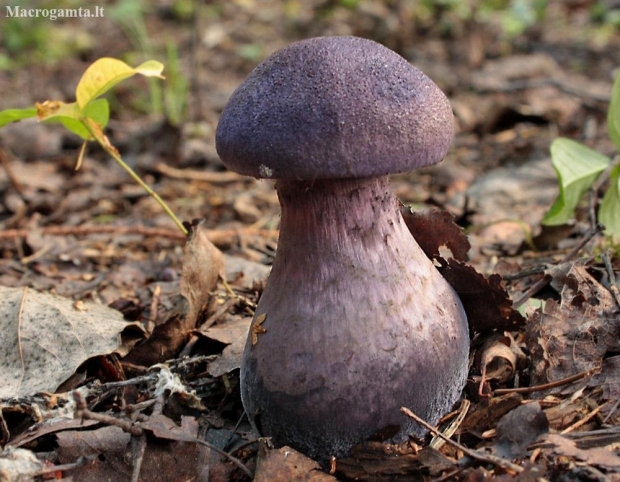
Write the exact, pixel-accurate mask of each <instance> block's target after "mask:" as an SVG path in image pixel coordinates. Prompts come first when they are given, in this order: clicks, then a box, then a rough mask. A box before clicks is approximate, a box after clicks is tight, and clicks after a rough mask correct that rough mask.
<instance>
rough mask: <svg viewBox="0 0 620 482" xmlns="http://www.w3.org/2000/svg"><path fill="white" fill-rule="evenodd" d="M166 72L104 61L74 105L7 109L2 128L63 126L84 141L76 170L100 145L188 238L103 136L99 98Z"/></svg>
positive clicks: (151, 65) (105, 115)
mask: <svg viewBox="0 0 620 482" xmlns="http://www.w3.org/2000/svg"><path fill="white" fill-rule="evenodd" d="M163 69H164V66H163V64H161V63H160V62H157V61H155V60H148V61H146V62H144V63H143V64H140V65H139V66H138V67H135V68H132V67H130V66H129V65H127V64H126V63H125V62H122V61H120V60H117V59H113V58H107V57H106V58H101V59H99V60H97V61H95V63H93V64H92V65H91V66H90V67H88V69H86V71H85V72H84V74H83V75H82V78H81V79H80V82H79V83H78V86H77V88H76V91H75V97H76V101H75V102H71V103H65V102H61V101H58V100H47V101H45V102H43V103H42V104H39V103H37V104H36V105H35V107H33V108H29V109H7V110H4V111H1V112H0V127H3V126H4V125H6V124H9V123H11V122H17V121H20V120H22V119H27V118H29V117H37V119H38V120H39V121H44V122H50V123H61V124H62V125H63V126H65V128H67V129H68V130H69V131H71V132H73V133H74V134H77V135H78V136H80V137H81V138H82V139H84V143H83V144H82V149H81V150H80V154H79V156H78V161H77V165H76V169H79V168H80V166H81V165H82V160H83V157H84V150H85V147H86V143H87V142H88V141H93V140H94V141H97V142H98V143H99V145H100V146H101V147H102V148H103V149H104V150H105V151H106V152H107V153H108V154H109V155H110V156H112V158H113V159H114V160H115V161H116V162H117V163H118V164H119V165H120V166H121V167H122V168H123V169H125V171H127V173H129V175H130V176H131V177H132V179H133V180H134V181H136V182H137V183H138V184H139V185H140V186H142V188H143V189H144V190H145V191H146V192H147V193H148V194H149V195H150V196H152V197H153V198H154V199H155V200H156V201H157V203H159V205H160V206H161V207H162V209H163V210H164V211H165V212H166V214H168V216H170V218H171V219H172V220H173V221H174V223H175V224H176V225H177V227H178V228H179V229H180V230H181V231H182V232H183V233H184V234H187V229H186V228H185V226H183V224H182V223H181V221H180V220H179V219H178V218H177V217H176V215H175V214H174V213H173V212H172V210H171V209H170V207H169V206H168V205H167V204H166V203H165V202H164V200H163V199H161V197H159V195H158V194H157V193H156V192H154V191H153V190H152V189H151V188H150V186H149V185H148V184H146V183H145V182H144V181H143V180H142V178H141V177H140V176H138V174H136V172H135V171H134V170H133V169H131V167H129V166H128V165H127V164H126V163H125V162H124V161H123V159H122V158H121V156H120V154H119V152H118V150H117V149H116V148H115V147H114V146H113V145H112V144H111V143H110V141H109V139H108V138H107V137H106V136H105V134H104V133H103V130H104V129H105V127H106V125H107V123H108V120H109V118H110V108H109V105H108V101H107V100H106V99H100V98H99V97H101V96H102V95H103V94H105V93H106V92H107V91H109V90H110V89H111V88H112V87H114V86H115V85H116V84H118V83H119V82H121V81H123V80H125V79H127V78H129V77H132V76H134V75H136V74H140V75H144V76H146V77H159V78H164V77H163V76H162V74H161V73H162V71H163Z"/></svg>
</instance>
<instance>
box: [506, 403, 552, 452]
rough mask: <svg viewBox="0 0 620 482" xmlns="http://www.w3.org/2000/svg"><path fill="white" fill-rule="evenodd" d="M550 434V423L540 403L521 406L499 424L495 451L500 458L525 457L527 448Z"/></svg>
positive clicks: (509, 413)
mask: <svg viewBox="0 0 620 482" xmlns="http://www.w3.org/2000/svg"><path fill="white" fill-rule="evenodd" d="M548 432H549V421H548V420H547V417H546V416H545V414H544V412H543V411H542V409H541V408H540V404H539V403H536V402H534V403H527V404H525V405H521V406H519V407H517V408H515V409H514V410H512V411H511V412H508V413H507V414H506V415H504V416H503V417H502V418H501V420H500V421H499V422H498V423H497V442H496V443H495V445H494V448H495V451H496V452H497V454H498V455H499V456H500V457H503V458H506V459H511V460H514V459H517V458H520V457H523V456H525V454H526V453H527V447H528V445H530V444H531V443H532V442H534V441H535V440H536V439H537V438H539V437H540V436H542V435H544V434H546V433H548Z"/></svg>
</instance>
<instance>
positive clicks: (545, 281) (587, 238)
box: [512, 224, 605, 309]
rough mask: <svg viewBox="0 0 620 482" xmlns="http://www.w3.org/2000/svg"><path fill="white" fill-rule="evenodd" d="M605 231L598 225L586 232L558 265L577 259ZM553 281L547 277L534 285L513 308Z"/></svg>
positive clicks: (603, 227)
mask: <svg viewBox="0 0 620 482" xmlns="http://www.w3.org/2000/svg"><path fill="white" fill-rule="evenodd" d="M604 229H605V226H603V225H602V224H597V225H596V226H594V227H592V228H590V229H589V230H588V232H586V234H585V235H584V237H583V238H582V239H581V241H579V243H577V245H575V247H574V248H573V249H572V250H571V251H570V252H568V254H566V256H564V258H563V259H562V260H561V261H560V262H559V263H558V265H561V264H563V263H568V262H569V261H572V259H573V258H574V257H576V256H577V254H579V251H581V250H582V249H583V247H584V246H585V245H586V244H588V243H589V242H590V240H591V239H592V238H593V237H594V236H596V235H597V234H599V233H601V232H603V230H604ZM552 279H553V277H552V276H550V275H545V276H544V277H543V278H542V279H540V280H538V281H537V282H536V283H534V284H533V285H532V286H531V287H530V288H529V289H528V290H527V291H526V292H525V293H523V294H522V295H521V296H520V297H519V298H518V299H517V300H516V301H515V302H514V303H513V304H512V307H513V308H514V309H516V308H518V307H519V306H521V305H522V304H523V303H525V302H526V301H527V300H529V299H530V298H531V297H532V296H534V295H535V294H536V293H538V292H539V291H540V290H541V289H543V288H544V287H545V286H547V285H548V284H549V283H550V282H551V280H552Z"/></svg>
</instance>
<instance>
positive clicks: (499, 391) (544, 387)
mask: <svg viewBox="0 0 620 482" xmlns="http://www.w3.org/2000/svg"><path fill="white" fill-rule="evenodd" d="M599 370H600V368H599V367H596V368H590V369H589V370H584V371H582V372H579V373H577V374H575V375H571V376H570V377H566V378H562V379H561V380H556V381H554V382H549V383H545V384H544V385H536V386H535V387H520V388H498V389H497V390H493V395H504V394H506V393H532V392H540V391H542V390H548V389H550V388H556V387H560V386H562V385H568V384H569V383H573V382H576V381H577V380H581V379H582V378H586V377H588V376H590V375H594V374H595V373H596V372H598V371H599Z"/></svg>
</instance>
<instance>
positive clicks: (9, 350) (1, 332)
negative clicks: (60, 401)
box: [0, 286, 139, 398]
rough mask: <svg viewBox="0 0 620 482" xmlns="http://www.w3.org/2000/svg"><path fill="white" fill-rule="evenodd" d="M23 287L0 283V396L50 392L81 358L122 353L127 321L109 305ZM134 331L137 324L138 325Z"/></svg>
mask: <svg viewBox="0 0 620 482" xmlns="http://www.w3.org/2000/svg"><path fill="white" fill-rule="evenodd" d="M82 306H83V308H84V309H80V310H78V309H76V308H75V305H74V301H73V300H70V299H68V298H63V297H61V296H57V295H53V294H49V293H41V292H38V291H34V290H32V289H29V288H6V287H4V286H0V313H1V314H2V316H0V346H1V347H3V350H2V351H1V352H0V365H1V366H2V370H1V371H0V398H10V397H21V396H27V395H34V394H35V393H37V392H42V391H47V392H53V391H55V390H56V388H57V387H58V386H59V385H60V384H61V383H62V382H64V381H65V380H66V379H67V378H69V377H70V376H71V375H73V373H74V372H75V370H76V369H77V368H78V367H79V366H80V365H81V364H82V363H83V362H85V361H86V360H88V359H89V358H92V357H94V356H98V355H106V354H109V353H112V352H116V353H119V354H121V355H123V354H125V353H126V351H127V347H126V346H125V345H123V343H122V341H121V332H122V331H123V330H125V329H126V328H127V327H129V326H134V327H139V324H138V323H128V322H126V321H125V320H124V318H123V315H122V314H121V313H119V312H118V311H116V310H113V309H112V308H108V307H106V306H102V305H98V304H95V303H89V302H84V303H83V305H82ZM138 329H139V328H138Z"/></svg>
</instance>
